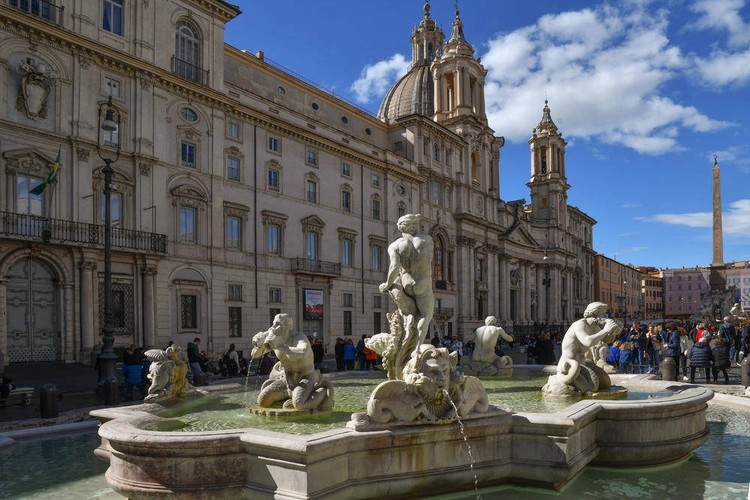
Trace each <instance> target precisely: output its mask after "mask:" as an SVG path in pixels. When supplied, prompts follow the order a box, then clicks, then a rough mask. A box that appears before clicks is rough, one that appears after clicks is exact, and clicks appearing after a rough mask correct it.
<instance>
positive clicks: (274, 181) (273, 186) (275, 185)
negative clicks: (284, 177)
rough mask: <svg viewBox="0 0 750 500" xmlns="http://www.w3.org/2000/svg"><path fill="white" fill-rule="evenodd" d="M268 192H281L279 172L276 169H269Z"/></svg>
mask: <svg viewBox="0 0 750 500" xmlns="http://www.w3.org/2000/svg"><path fill="white" fill-rule="evenodd" d="M268 190H269V191H279V171H278V170H276V169H275V168H269V169H268Z"/></svg>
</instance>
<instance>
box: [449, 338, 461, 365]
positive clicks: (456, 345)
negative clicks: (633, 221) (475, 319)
mask: <svg viewBox="0 0 750 500" xmlns="http://www.w3.org/2000/svg"><path fill="white" fill-rule="evenodd" d="M450 351H451V352H455V353H456V354H457V355H458V359H459V360H460V359H461V354H462V353H463V351H464V343H463V342H461V340H460V339H459V338H458V337H453V340H451V346H450Z"/></svg>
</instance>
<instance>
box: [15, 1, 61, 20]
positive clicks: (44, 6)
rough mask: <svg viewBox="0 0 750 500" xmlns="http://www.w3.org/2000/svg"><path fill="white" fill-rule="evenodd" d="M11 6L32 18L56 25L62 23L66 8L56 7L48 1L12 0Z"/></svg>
mask: <svg viewBox="0 0 750 500" xmlns="http://www.w3.org/2000/svg"><path fill="white" fill-rule="evenodd" d="M8 3H10V5H11V6H13V7H15V8H17V9H20V10H22V11H24V12H27V13H29V14H31V15H32V16H37V17H41V18H42V19H46V20H47V21H51V22H53V23H55V24H60V23H61V22H62V13H63V9H64V7H62V6H58V5H55V4H53V3H51V2H48V1H46V0H10V1H9V2H8Z"/></svg>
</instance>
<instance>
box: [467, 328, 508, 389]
mask: <svg viewBox="0 0 750 500" xmlns="http://www.w3.org/2000/svg"><path fill="white" fill-rule="evenodd" d="M498 338H502V339H503V340H505V341H506V342H513V336H511V335H508V334H507V333H505V330H503V329H502V328H500V327H499V326H497V318H495V317H494V316H487V318H486V319H485V320H484V326H480V327H479V328H477V329H476V330H474V353H473V354H472V355H471V357H469V356H464V357H463V358H461V369H462V370H463V371H464V373H466V374H469V375H479V376H482V377H493V376H497V375H502V376H510V375H512V367H513V359H512V358H511V357H510V356H502V357H501V356H498V355H497V354H495V345H496V344H497V340H498Z"/></svg>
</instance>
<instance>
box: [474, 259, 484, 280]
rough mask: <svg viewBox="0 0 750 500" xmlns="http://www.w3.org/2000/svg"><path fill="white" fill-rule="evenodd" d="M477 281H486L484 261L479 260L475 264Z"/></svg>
mask: <svg viewBox="0 0 750 500" xmlns="http://www.w3.org/2000/svg"><path fill="white" fill-rule="evenodd" d="M474 265H475V268H476V279H477V281H484V259H480V258H477V259H476V260H475V262H474Z"/></svg>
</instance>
